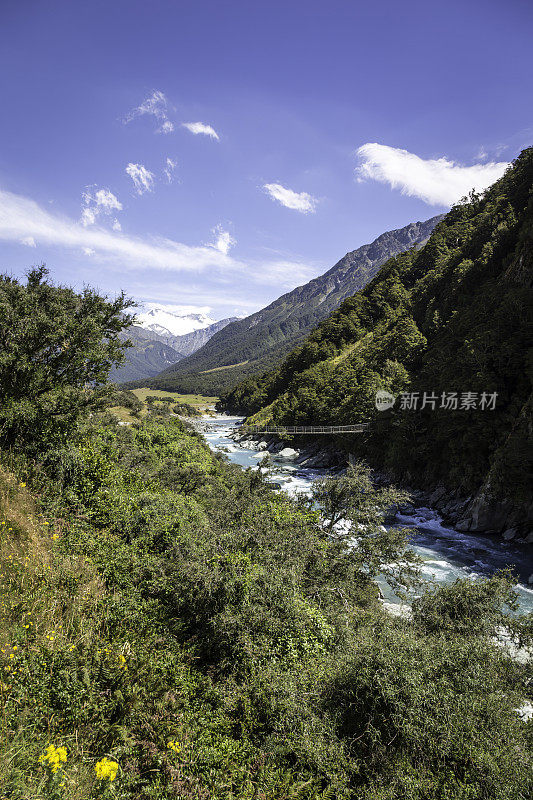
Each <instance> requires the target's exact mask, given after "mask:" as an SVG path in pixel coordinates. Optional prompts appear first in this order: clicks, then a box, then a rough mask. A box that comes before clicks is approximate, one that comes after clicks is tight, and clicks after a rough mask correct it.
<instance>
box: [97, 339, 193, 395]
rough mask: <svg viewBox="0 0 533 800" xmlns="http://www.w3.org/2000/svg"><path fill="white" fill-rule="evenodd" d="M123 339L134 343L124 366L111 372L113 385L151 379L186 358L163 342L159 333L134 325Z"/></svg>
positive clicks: (128, 351) (110, 377)
mask: <svg viewBox="0 0 533 800" xmlns="http://www.w3.org/2000/svg"><path fill="white" fill-rule="evenodd" d="M121 338H122V339H123V340H130V341H131V342H133V347H130V348H129V349H128V350H126V360H125V362H124V364H122V366H120V367H115V368H114V369H113V370H111V372H110V374H109V380H110V381H111V382H112V383H125V382H126V381H135V380H140V379H142V378H151V377H152V376H153V375H157V373H158V372H161V370H163V369H165V368H166V367H168V366H169V364H174V363H175V362H176V361H178V360H179V359H180V358H183V357H184V356H183V354H182V353H180V352H178V351H177V350H175V349H174V348H173V347H171V346H170V345H168V344H165V342H163V341H161V338H160V337H159V336H158V334H157V333H154V332H153V331H150V330H146V329H145V328H141V327H140V326H139V325H132V326H131V328H129V330H128V331H127V333H124V334H122V335H121Z"/></svg>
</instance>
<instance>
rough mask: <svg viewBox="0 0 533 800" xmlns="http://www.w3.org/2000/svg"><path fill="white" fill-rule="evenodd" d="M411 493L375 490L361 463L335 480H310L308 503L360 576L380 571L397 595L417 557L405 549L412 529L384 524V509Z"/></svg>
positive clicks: (410, 578) (413, 574)
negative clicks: (316, 509)
mask: <svg viewBox="0 0 533 800" xmlns="http://www.w3.org/2000/svg"><path fill="white" fill-rule="evenodd" d="M408 499H409V496H408V495H407V494H406V493H405V492H400V491H398V490H397V489H395V488H394V487H386V488H379V489H376V488H375V487H374V486H373V484H372V480H371V477H370V470H369V468H368V467H367V466H366V465H365V464H362V463H361V462H357V463H355V464H353V465H351V466H350V467H349V468H348V470H347V471H346V473H345V474H344V475H342V476H341V477H339V478H320V479H319V480H318V481H315V483H314V484H313V491H312V498H311V501H310V502H311V503H312V504H313V505H314V506H315V507H318V509H319V511H320V514H321V517H322V519H323V528H324V530H325V531H326V533H327V535H328V537H332V538H334V539H335V540H336V541H337V543H338V548H339V551H340V552H341V553H342V554H343V555H345V553H346V549H348V550H349V553H350V556H349V557H350V560H351V562H352V564H353V566H354V567H355V569H356V571H357V572H358V573H359V575H360V576H364V577H365V578H366V579H370V580H374V579H375V578H376V577H377V576H378V575H380V574H381V575H383V576H384V577H385V578H386V579H387V581H388V583H389V584H390V585H391V586H392V587H393V588H395V589H397V590H399V592H400V593H402V592H403V589H404V588H406V587H408V586H411V585H413V584H414V583H416V582H417V578H418V570H417V564H418V557H417V556H416V555H415V553H414V551H413V550H410V549H408V547H407V546H408V543H409V539H410V535H411V531H410V530H408V529H404V528H395V527H389V528H386V527H385V526H384V524H383V522H384V519H385V516H386V513H387V510H388V509H390V508H391V507H394V506H397V505H399V504H401V503H405V502H406V500H408Z"/></svg>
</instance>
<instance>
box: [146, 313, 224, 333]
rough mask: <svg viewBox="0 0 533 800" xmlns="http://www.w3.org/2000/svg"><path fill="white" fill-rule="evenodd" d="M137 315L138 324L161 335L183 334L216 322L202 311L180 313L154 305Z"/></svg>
mask: <svg viewBox="0 0 533 800" xmlns="http://www.w3.org/2000/svg"><path fill="white" fill-rule="evenodd" d="M136 316H137V324H138V325H141V327H143V328H146V329H147V330H150V331H153V332H154V333H157V334H159V335H160V336H168V335H171V336H183V335H184V334H186V333H192V332H193V331H199V330H203V329H204V328H208V327H209V325H213V323H214V322H215V320H213V319H210V317H208V316H207V315H206V314H203V313H201V312H200V313H189V314H178V313H176V312H174V311H169V310H168V309H166V308H162V307H161V306H153V307H152V308H149V309H148V310H146V311H143V312H141V313H140V314H137V315H136Z"/></svg>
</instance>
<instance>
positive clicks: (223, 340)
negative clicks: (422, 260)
mask: <svg viewBox="0 0 533 800" xmlns="http://www.w3.org/2000/svg"><path fill="white" fill-rule="evenodd" d="M440 218H441V217H440V216H437V217H433V218H432V219H429V220H426V221H425V222H415V223H411V224H410V225H406V226H405V227H404V228H400V229H399V230H394V231H388V232H387V233H384V234H382V235H381V236H379V237H378V238H377V239H376V240H375V241H373V242H372V243H371V244H366V245H363V246H362V247H359V248H358V249H357V250H354V251H353V252H351V253H347V254H346V255H345V256H344V258H341V260H340V261H339V262H338V263H337V264H335V266H334V267H332V268H331V269H330V270H329V271H328V272H326V273H325V274H324V275H321V276H320V277H318V278H315V279H314V280H312V281H309V283H306V284H305V285H304V286H299V287H297V288H296V289H294V290H293V291H291V292H288V293H287V294H284V295H282V296H281V297H279V298H278V299H277V300H275V301H274V302H273V303H271V304H270V305H269V306H267V307H266V308H263V309H262V310H261V311H258V312H256V313H255V314H252V315H251V316H249V317H246V318H245V319H242V320H237V321H236V322H233V323H231V324H230V325H228V326H227V327H225V328H224V329H223V330H221V331H220V332H219V333H217V334H215V335H214V336H213V337H212V338H211V339H210V340H209V342H208V343H207V345H205V346H204V347H202V348H201V349H200V350H198V352H196V353H195V354H194V355H192V356H191V357H189V358H187V359H183V360H182V361H181V362H180V363H177V364H173V365H172V366H170V367H169V368H168V369H165V371H164V372H163V373H162V374H161V375H158V376H157V378H156V379H155V380H153V381H151V382H150V386H152V387H153V388H161V389H175V390H176V391H187V392H189V391H194V392H196V391H201V392H202V393H204V394H206V393H207V394H219V393H220V392H221V391H224V390H225V391H227V390H228V389H229V388H230V387H231V386H234V385H235V383H236V382H237V381H239V380H242V378H243V377H245V376H247V375H252V374H256V373H258V372H260V371H264V370H266V369H268V368H270V367H272V366H273V365H274V364H275V363H277V362H278V361H279V360H280V359H281V358H282V357H283V356H284V355H285V354H286V353H288V352H289V351H290V349H291V348H292V347H294V346H295V344H297V343H298V342H299V341H300V340H301V339H303V337H305V336H306V335H307V334H308V333H309V331H311V330H312V329H313V328H314V327H315V326H316V325H318V324H319V322H321V320H323V319H325V318H326V317H327V316H328V314H330V313H331V311H333V310H334V309H335V308H337V307H338V306H339V305H340V304H341V303H342V301H343V300H344V299H346V298H347V297H350V296H351V295H353V294H355V292H357V291H358V290H359V289H361V288H362V287H363V286H364V285H365V284H366V283H368V281H369V280H370V279H371V278H372V277H373V276H374V275H375V274H376V272H377V270H378V269H379V267H380V266H381V265H382V264H383V263H384V262H385V261H386V260H387V259H388V258H390V257H391V256H394V255H397V254H398V253H401V252H402V251H404V250H406V249H408V248H410V247H413V246H415V245H420V244H421V243H422V242H424V241H425V240H426V239H427V238H428V236H429V235H430V233H431V231H432V230H433V228H434V227H435V225H436V224H437V222H438V221H439V219H440ZM174 346H177V347H178V349H179V350H180V351H181V352H185V351H184V350H183V348H182V347H181V346H178V345H174Z"/></svg>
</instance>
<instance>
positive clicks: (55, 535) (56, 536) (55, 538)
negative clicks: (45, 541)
mask: <svg viewBox="0 0 533 800" xmlns="http://www.w3.org/2000/svg"><path fill="white" fill-rule="evenodd" d="M52 539H53V540H54V542H56V541H57V540H58V539H59V534H58V533H53V534H52Z"/></svg>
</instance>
